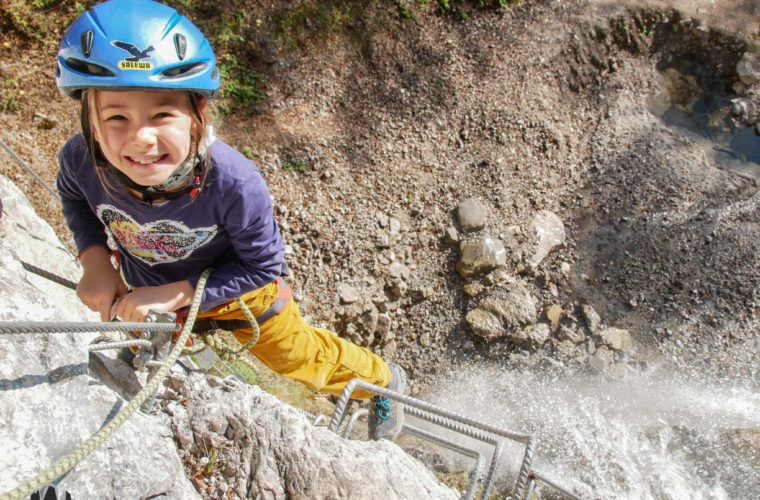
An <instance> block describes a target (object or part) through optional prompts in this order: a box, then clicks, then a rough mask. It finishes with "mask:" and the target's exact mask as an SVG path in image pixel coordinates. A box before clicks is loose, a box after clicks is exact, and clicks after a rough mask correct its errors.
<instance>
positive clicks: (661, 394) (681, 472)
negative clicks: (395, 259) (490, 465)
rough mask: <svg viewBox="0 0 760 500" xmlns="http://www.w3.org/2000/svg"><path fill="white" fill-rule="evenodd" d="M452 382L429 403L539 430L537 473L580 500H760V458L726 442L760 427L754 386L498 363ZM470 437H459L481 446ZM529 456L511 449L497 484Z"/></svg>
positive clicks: (759, 396)
mask: <svg viewBox="0 0 760 500" xmlns="http://www.w3.org/2000/svg"><path fill="white" fill-rule="evenodd" d="M446 379H447V382H446V385H445V386H440V387H436V388H432V389H431V390H430V391H429V392H428V393H426V394H424V395H423V396H422V397H423V399H425V400H427V401H430V402H431V403H433V404H436V405H438V406H441V407H444V408H446V409H448V410H450V411H455V412H457V413H460V414H463V415H465V416H468V417H471V418H474V419H477V420H480V421H486V422H489V423H491V424H495V425H498V426H499V427H502V428H505V429H508V430H512V431H518V432H528V433H533V434H534V436H535V438H536V441H537V443H536V447H535V452H534V460H533V469H535V470H536V471H538V472H539V473H542V474H543V475H544V476H545V477H547V478H548V479H550V480H552V481H553V482H555V483H556V484H558V485H560V486H562V487H563V488H566V489H568V490H569V491H572V492H574V493H575V494H576V495H579V496H581V497H583V498H589V499H593V498H600V499H605V500H612V499H674V500H675V499H689V500H692V499H695V500H696V499H757V498H760V456H758V455H757V454H755V455H754V457H753V456H750V454H749V453H748V452H746V451H745V452H744V453H743V454H742V452H740V451H739V450H737V449H736V448H735V447H733V446H731V445H729V444H728V443H729V441H728V440H727V439H726V433H727V432H730V431H735V430H737V429H751V428H754V429H758V428H760V390H759V389H758V387H757V386H756V385H755V386H754V387H753V386H752V384H749V383H744V384H743V383H741V382H737V381H732V382H731V383H725V382H719V381H705V380H701V381H700V380H697V379H695V378H693V377H688V376H684V375H676V374H674V373H670V372H668V371H667V370H665V369H662V368H660V369H657V368H653V369H649V370H648V371H646V372H643V373H629V374H628V375H627V376H626V377H625V378H624V379H623V380H620V381H603V380H600V379H599V378H595V377H590V376H588V377H586V376H580V375H571V376H563V377H561V378H560V377H559V376H556V375H555V376H543V377H539V376H535V375H526V374H521V373H519V372H516V371H510V370H506V369H499V368H494V367H480V368H470V369H468V370H466V371H460V372H458V373H454V374H452V375H451V376H450V377H447V378H446ZM428 427H429V426H428ZM429 428H430V427H429ZM433 428H434V427H433ZM447 436H449V437H451V438H452V439H455V438H454V436H453V435H450V434H447ZM467 439H468V438H463V439H459V438H456V439H455V440H457V441H460V442H462V443H467V444H468V445H469V446H472V447H474V446H475V444H476V442H473V441H467ZM486 450H487V449H484V450H483V451H484V452H485V451H486ZM490 453H491V452H490V451H489V452H487V453H485V455H486V456H488V457H490ZM522 453H523V447H522V446H521V445H518V444H514V445H510V446H508V447H507V448H506V449H505V452H504V455H503V457H502V460H501V462H502V463H504V464H505V467H504V469H505V472H504V474H507V475H510V477H503V478H502V479H500V481H499V483H498V484H495V486H504V485H506V484H508V485H509V486H511V485H513V484H514V474H515V473H516V471H517V469H518V467H519V464H520V461H521V460H522ZM468 465H469V466H470V467H471V466H472V463H469V464H468ZM505 481H506V482H505ZM543 491H544V492H545V493H549V491H551V490H550V489H547V488H544V489H543Z"/></svg>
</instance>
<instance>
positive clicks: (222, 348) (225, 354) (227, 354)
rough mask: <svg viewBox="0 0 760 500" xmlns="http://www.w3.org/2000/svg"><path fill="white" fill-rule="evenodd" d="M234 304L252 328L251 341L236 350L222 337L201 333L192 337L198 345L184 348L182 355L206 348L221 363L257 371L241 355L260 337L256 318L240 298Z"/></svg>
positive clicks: (210, 333)
mask: <svg viewBox="0 0 760 500" xmlns="http://www.w3.org/2000/svg"><path fill="white" fill-rule="evenodd" d="M235 302H237V304H238V306H239V307H240V310H241V311H243V314H245V318H246V319H247V320H248V321H249V322H250V323H251V327H252V328H253V334H252V336H251V340H249V341H248V342H246V343H245V344H244V345H241V346H240V347H239V348H236V347H235V346H232V345H230V344H228V343H227V342H225V341H224V339H223V338H222V337H220V336H219V335H218V334H217V333H215V332H213V331H210V332H203V333H202V334H200V335H193V338H194V339H197V340H199V343H198V344H195V345H193V346H191V347H187V348H185V350H184V351H182V355H188V354H196V353H199V352H201V351H202V350H203V349H205V348H206V347H210V348H211V349H212V350H213V351H214V352H215V353H216V355H217V356H219V359H221V360H222V361H225V362H227V363H233V362H235V361H239V362H241V363H243V364H244V365H246V366H247V367H248V368H250V369H251V370H253V371H257V367H256V365H255V364H254V363H253V362H252V361H251V360H249V359H248V358H246V357H245V356H244V355H243V353H244V352H246V351H248V349H250V348H251V347H253V346H254V345H256V342H258V341H259V337H260V336H261V330H260V329H259V323H258V321H256V317H255V316H254V315H253V313H252V312H251V310H250V309H249V308H248V305H247V304H246V303H245V302H244V301H243V300H242V299H241V298H240V297H235Z"/></svg>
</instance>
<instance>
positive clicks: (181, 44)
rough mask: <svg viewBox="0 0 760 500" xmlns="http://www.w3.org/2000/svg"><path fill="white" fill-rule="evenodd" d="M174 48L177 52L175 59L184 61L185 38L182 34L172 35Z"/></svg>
mask: <svg viewBox="0 0 760 500" xmlns="http://www.w3.org/2000/svg"><path fill="white" fill-rule="evenodd" d="M174 48H175V49H176V50H177V57H179V60H180V61H183V60H184V59H185V52H186V51H187V38H185V35H183V34H182V33H177V34H175V35H174Z"/></svg>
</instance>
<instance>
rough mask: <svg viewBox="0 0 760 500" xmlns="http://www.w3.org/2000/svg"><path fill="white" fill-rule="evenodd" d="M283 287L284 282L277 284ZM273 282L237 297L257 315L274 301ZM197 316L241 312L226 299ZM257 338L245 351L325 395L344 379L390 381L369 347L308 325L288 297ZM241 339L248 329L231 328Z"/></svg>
mask: <svg viewBox="0 0 760 500" xmlns="http://www.w3.org/2000/svg"><path fill="white" fill-rule="evenodd" d="M283 286H284V285H283ZM277 292H278V285H277V282H273V283H270V284H269V285H266V286H264V287H262V288H259V289H258V290H254V291H252V292H250V293H247V294H245V295H243V296H242V297H241V298H242V299H243V302H245V304H246V305H247V306H248V308H249V309H250V310H251V312H253V315H254V316H257V317H258V316H260V315H261V314H263V313H264V312H265V311H266V310H267V309H268V308H269V305H270V304H271V303H272V302H273V301H274V300H275V298H276V296H277ZM198 319H199V320H200V319H214V320H227V319H242V320H245V319H246V317H245V314H244V313H243V311H241V310H240V308H239V307H238V304H237V302H236V301H234V300H232V301H230V302H227V303H225V304H222V305H221V306H218V307H215V308H213V309H211V310H209V311H206V312H205V313H199V314H198ZM259 330H260V337H259V340H258V342H256V344H255V345H254V346H253V347H252V348H251V349H250V351H251V352H252V353H253V354H254V355H255V356H256V357H257V358H259V359H260V360H261V361H262V362H263V363H264V364H265V365H267V366H268V367H269V368H271V369H272V370H274V371H275V372H277V373H279V374H281V375H284V376H286V377H288V378H291V379H294V380H298V381H299V382H301V383H303V384H304V385H306V386H307V387H309V388H310V389H312V390H314V391H317V392H325V393H328V394H340V393H341V391H342V390H343V388H344V387H345V385H346V383H348V381H349V380H351V379H353V378H360V379H361V380H364V381H366V382H369V383H371V384H375V385H378V386H380V387H385V386H386V385H388V383H390V381H391V372H390V369H389V368H388V365H387V364H385V362H384V361H383V360H382V358H380V357H379V356H377V355H376V354H374V353H373V352H372V351H370V350H369V349H366V348H364V347H360V346H358V345H356V344H353V343H351V342H349V341H347V340H345V339H342V338H340V337H338V336H337V335H336V334H334V333H333V332H331V331H330V330H326V329H324V328H316V327H313V326H310V325H309V324H308V323H306V321H304V320H303V318H302V317H301V313H300V311H299V310H298V306H297V305H296V303H295V302H294V301H293V300H290V301H289V302H288V305H287V306H285V309H283V310H282V311H281V312H280V313H279V314H277V315H276V316H273V317H272V318H270V319H268V320H267V321H265V322H264V323H263V324H261V325H260V326H259ZM232 333H233V335H234V336H235V338H237V339H238V341H240V342H241V343H243V344H245V343H246V342H248V341H249V340H251V337H252V336H253V330H252V329H251V328H245V329H242V330H237V331H234V332H232ZM372 396H373V394H372V393H369V392H366V391H362V390H356V391H354V393H353V396H352V398H354V399H366V398H370V397H372Z"/></svg>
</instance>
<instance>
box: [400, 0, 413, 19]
mask: <svg viewBox="0 0 760 500" xmlns="http://www.w3.org/2000/svg"><path fill="white" fill-rule="evenodd" d="M396 5H397V6H398V13H399V15H400V16H401V17H402V18H403V19H410V18H411V17H412V12H411V11H410V10H409V9H408V8H407V7H406V2H404V1H403V0H399V1H398V2H396Z"/></svg>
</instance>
